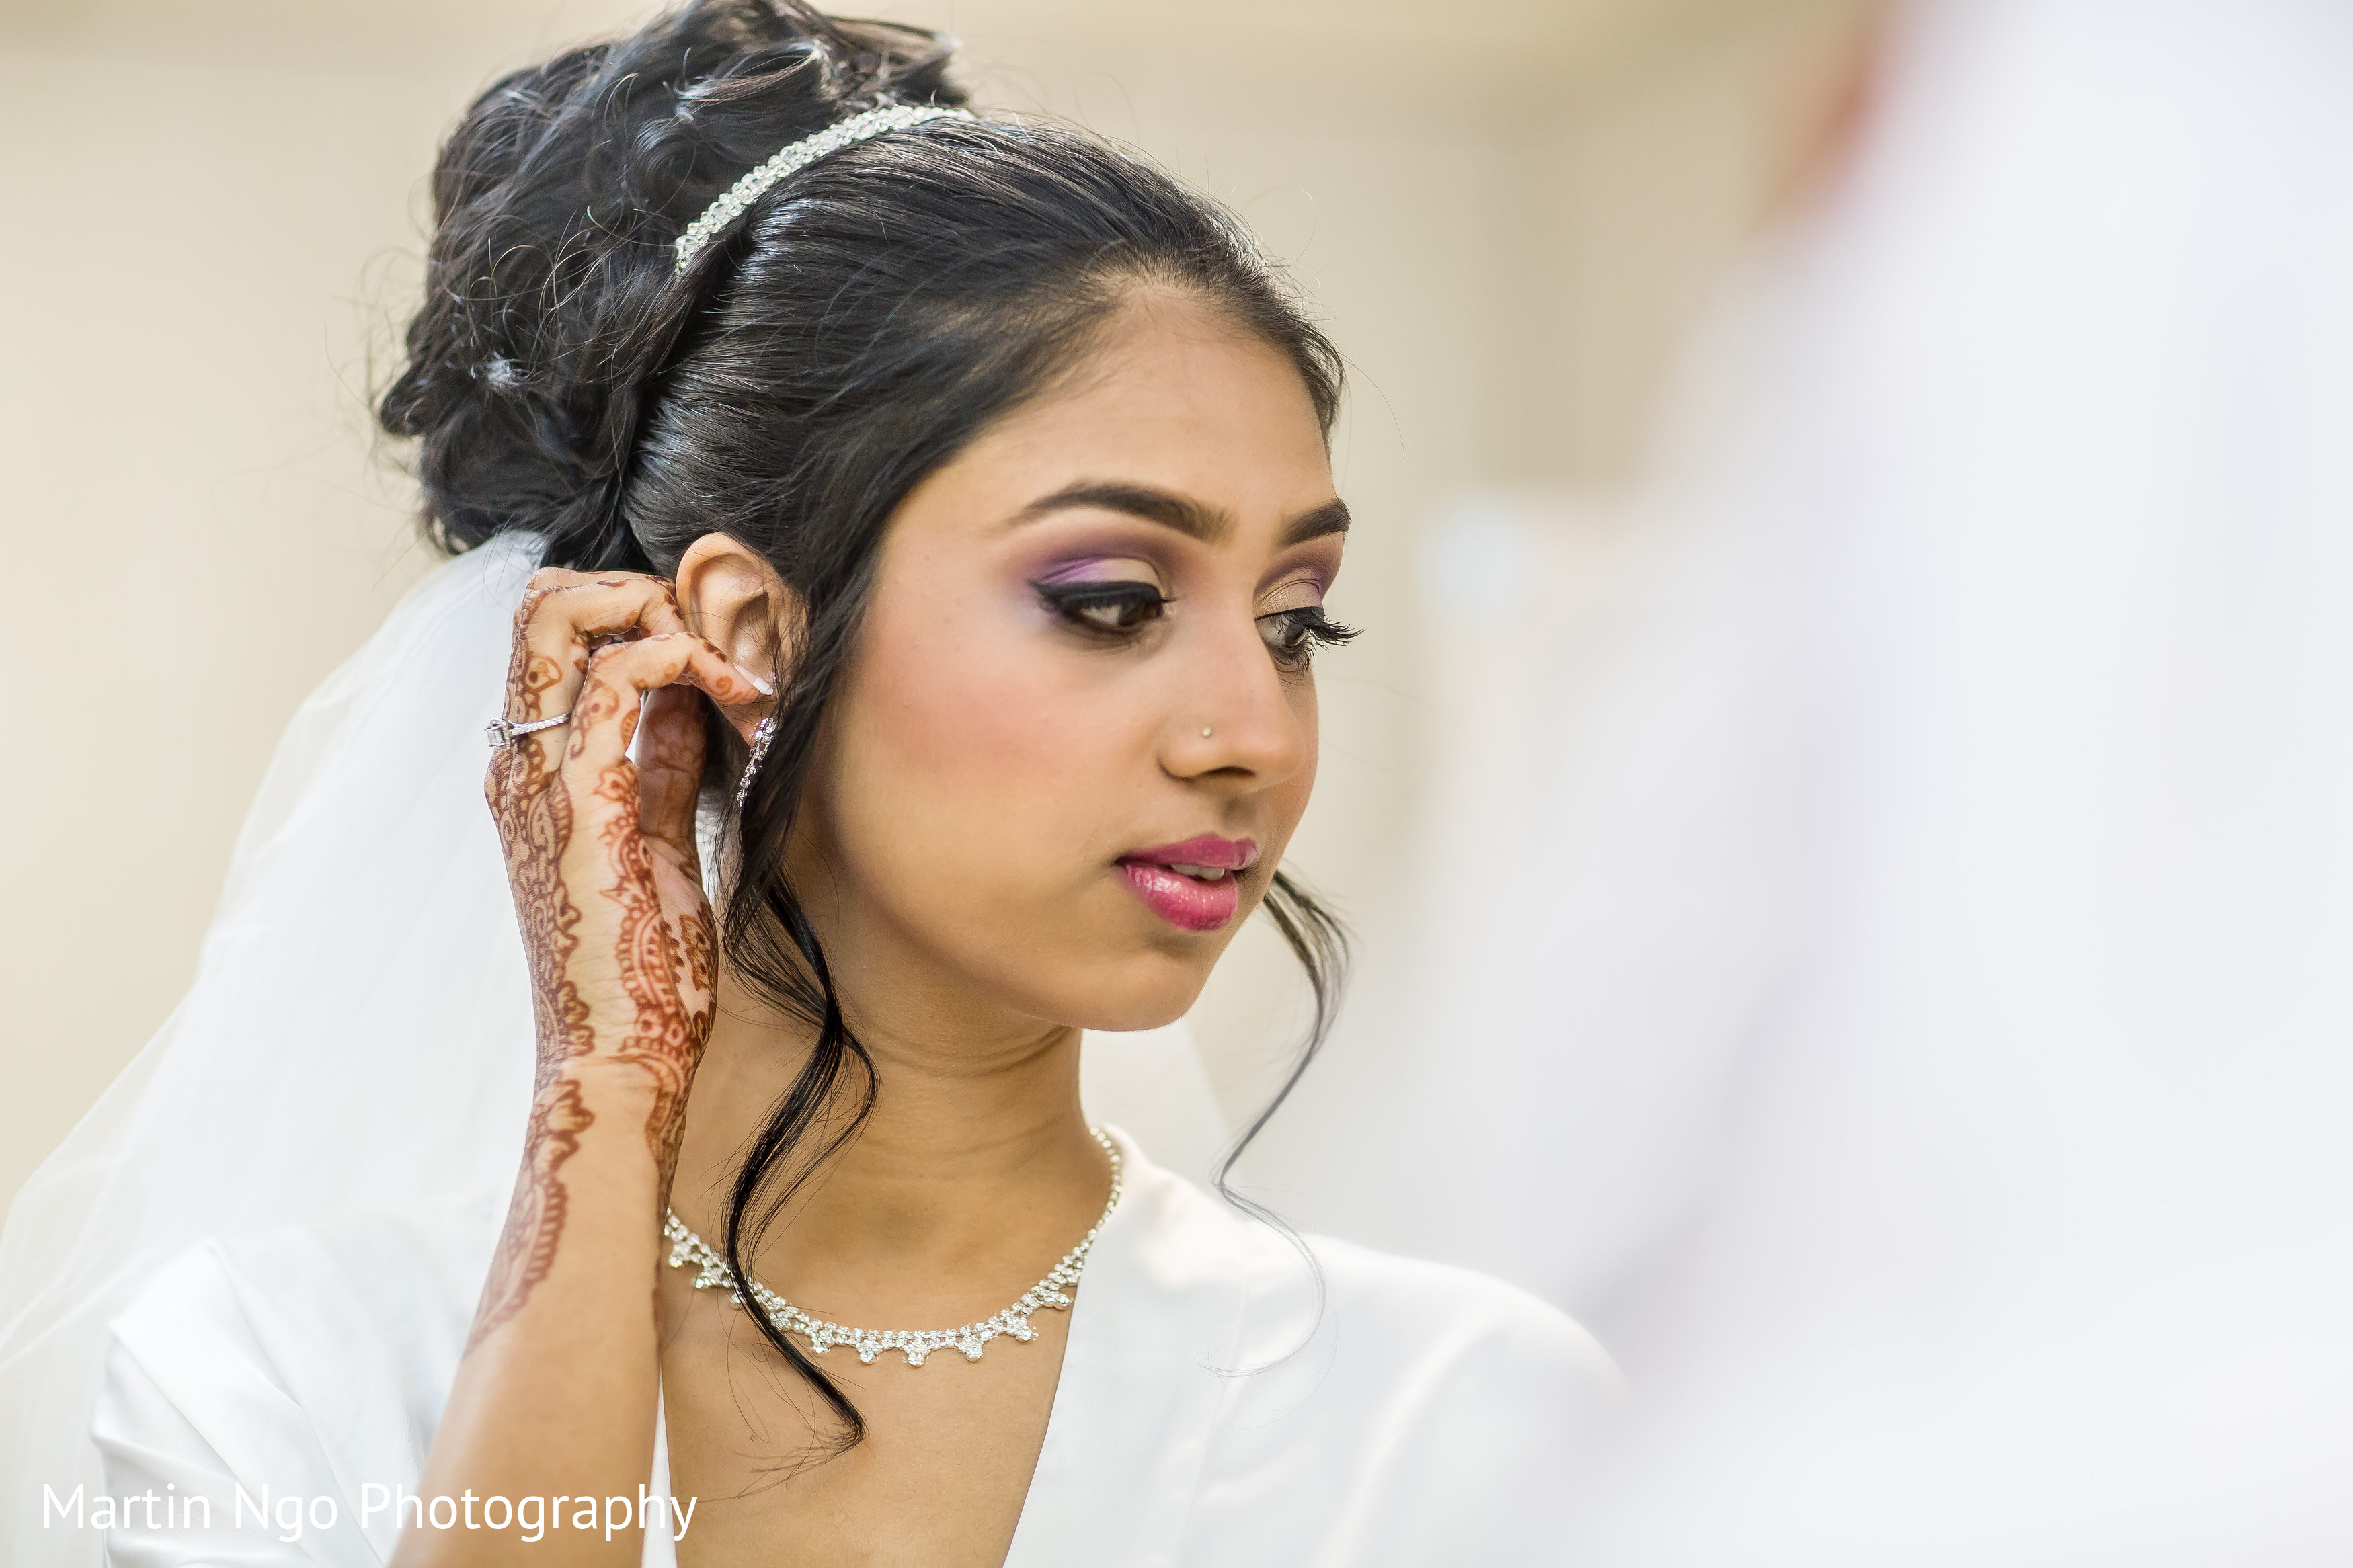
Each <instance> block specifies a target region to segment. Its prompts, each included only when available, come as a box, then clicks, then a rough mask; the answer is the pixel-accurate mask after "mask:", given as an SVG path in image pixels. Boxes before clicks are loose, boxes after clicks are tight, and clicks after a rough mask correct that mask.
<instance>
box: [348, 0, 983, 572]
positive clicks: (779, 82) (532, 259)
mask: <svg viewBox="0 0 2353 1568" xmlns="http://www.w3.org/2000/svg"><path fill="white" fill-rule="evenodd" d="M948 54H949V49H948V47H947V46H946V45H945V44H944V42H943V41H941V40H940V39H938V38H936V37H933V36H932V35H930V34H928V33H923V32H920V31H917V30H915V29H913V28H903V29H902V28H897V27H889V26H881V25H876V24H856V23H843V22H836V21H833V20H830V19H828V18H827V17H825V16H819V15H818V14H817V13H815V12H813V11H809V10H807V9H805V8H803V7H801V6H798V5H791V4H778V5H766V4H757V3H752V0H722V3H716V4H705V5H694V6H691V7H690V8H688V9H685V10H682V11H680V12H677V13H674V14H671V15H669V16H662V17H660V18H659V19H657V20H656V21H655V22H653V23H652V24H650V25H649V26H647V27H646V28H644V29H643V30H642V31H640V32H639V33H638V34H637V35H636V36H635V37H630V38H628V39H626V40H623V41H621V42H618V43H609V44H597V45H593V46H590V47H586V48H579V49H575V50H572V51H571V52H569V53H567V54H565V55H562V56H559V57H558V58H555V59H553V60H550V61H548V62H546V63H545V64H543V65H539V66H534V67H532V68H529V69H525V70H520V71H517V72H515V73H514V74H512V76H509V77H507V78H506V79H503V80H501V81H500V82H499V83H498V84H497V85H495V86H493V87H492V88H491V89H490V90H489V91H488V92H486V93H484V94H483V95H482V97H481V98H480V100H479V101H477V102H476V103H475V105H474V106H473V108H472V109H471V110H470V111H469V112H468V113H467V115H466V117H465V119H464V120H463V121H460V122H459V126H458V129H457V131H456V132H454V133H453V134H452V135H451V136H450V138H449V140H448V144H447V145H446V146H444V147H443V149H442V152H441V157H440V162H439V164H438V167H437V168H436V169H435V171H434V179H433V205H434V216H435V234H434V238H433V245H432V249H431V253H430V255H429V257H428V260H427V276H426V299H425V305H424V308H423V309H422V310H419V311H418V312H417V317H416V319H415V321H412V322H411V324H410V326H409V330H408V338H407V354H408V357H407V364H406V368H405V369H404V370H403V371H402V373H401V374H400V376H399V378H398V379H397V380H396V381H395V382H394V383H393V384H392V386H391V387H390V389H389V390H388V391H386V393H385V395H384V399H383V402H382V405H381V406H380V409H379V413H380V416H381V417H382V420H383V424H384V427H385V430H387V431H388V432H390V433H391V434H393V435H396V436H406V437H417V438H418V439H419V441H420V443H421V445H420V447H419V450H418V453H417V471H418V477H419V479H421V481H422V482H423V485H424V489H425V503H426V522H427V530H428V531H429V532H430V533H431V534H432V536H433V538H434V540H435V542H437V543H438V544H440V545H441V546H442V547H443V548H444V549H447V550H450V551H459V550H465V549H469V548H470V547H472V546H474V545H476V544H480V543H481V542H483V541H484V540H486V539H488V538H490V537H491V535H493V534H495V533H498V532H500V531H502V530H505V529H510V528H527V529H531V530H533V531H537V532H540V533H542V534H543V535H544V536H546V538H547V540H548V543H549V548H548V557H549V559H550V560H551V561H555V562H559V563H576V564H579V565H582V566H585V567H590V568H595V567H601V566H619V565H632V566H642V565H643V564H644V562H643V557H642V552H638V551H634V550H632V549H631V548H630V547H629V545H630V542H629V541H628V540H627V539H626V538H624V537H618V536H617V535H616V534H615V532H614V531H613V528H612V523H613V521H614V519H613V516H612V513H613V510H614V503H615V501H616V500H617V490H618V487H619V486H620V484H621V483H622V482H623V480H624V479H625V477H626V474H627V470H628V458H629V452H628V447H629V443H630V441H631V439H632V437H633V435H634V429H633V426H634V416H635V413H636V410H637V406H638V403H639V401H640V394H641V391H642V385H641V384H642V383H643V381H644V379H645V378H646V376H647V375H648V374H649V373H650V372H651V371H652V370H653V369H654V368H655V367H654V366H653V364H651V363H649V357H648V356H649V355H652V354H657V353H659V347H660V344H661V343H662V342H664V340H665V339H666V338H667V337H668V336H670V334H672V333H673V332H674V331H675V329H676V327H677V325H678V321H677V318H678V316H679V315H680V313H681V307H683V306H687V305H691V300H678V299H677V298H675V296H676V295H677V294H678V293H679V292H680V291H679V290H677V289H673V288H672V286H671V283H672V280H671V277H670V261H671V252H670V241H671V240H672V239H674V238H675V237H676V236H677V234H678V233H679V231H680V230H681V229H682V228H684V227H685V226H686V225H687V224H689V223H691V222H692V221H693V219H694V217H695V216H697V215H698V214H700V213H701V212H702V209H703V208H704V207H705V206H707V205H709V204H710V203H711V201H712V198H713V197H715V196H717V195H719V194H720V193H721V192H722V191H723V190H725V189H726V188H727V186H728V185H730V184H733V182H734V181H735V180H736V179H737V178H738V177H739V176H741V175H742V174H743V173H744V171H745V170H746V169H748V168H750V167H751V166H753V165H754V164H756V163H760V162H761V161H763V160H764V159H765V158H767V157H768V156H769V155H770V154H772V153H775V152H776V150H777V149H778V148H780V147H783V146H785V145H786V144H787V143H789V142H795V141H797V140H799V139H800V138H801V137H804V136H807V135H809V134H812V133H813V132H817V131H819V130H822V129H823V128H824V127H825V126H826V125H828V124H829V123H831V122H832V121H835V120H837V119H839V118H840V117H841V116H842V115H844V114H845V113H848V112H851V111H854V110H855V109H857V108H861V107H866V106H869V105H871V103H874V102H877V101H885V100H895V101H906V102H913V103H941V104H957V103H961V102H962V101H963V95H962V94H961V93H960V92H958V91H957V90H956V89H954V88H952V87H951V86H949V85H948V83H947V81H946V79H945V66H946V63H947V59H948Z"/></svg>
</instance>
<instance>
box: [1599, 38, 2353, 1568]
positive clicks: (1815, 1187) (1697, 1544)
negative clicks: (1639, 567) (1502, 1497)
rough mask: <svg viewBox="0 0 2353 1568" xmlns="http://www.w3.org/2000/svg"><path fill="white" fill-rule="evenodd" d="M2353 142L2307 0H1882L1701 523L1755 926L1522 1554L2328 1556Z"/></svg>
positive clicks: (2345, 879) (2339, 1196)
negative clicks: (1706, 1068)
mask: <svg viewBox="0 0 2353 1568" xmlns="http://www.w3.org/2000/svg"><path fill="white" fill-rule="evenodd" d="M2348 168H2353V9H2348V7H2346V6H2344V5H2337V4H2331V3H2320V0H1947V3H1943V4H1927V5H1921V6H1919V7H1917V8H1915V9H1914V10H1912V11H1910V12H1908V13H1905V14H1902V15H1900V16H1898V17H1897V18H1896V22H1895V25H1894V28H1893V30H1892V32H1891V35H1890V47H1889V51H1888V54H1887V57H1886V58H1885V60H1884V61H1883V76H1882V78H1881V80H1880V96H1879V100H1878V103H1877V105H1876V108H1875V110H1874V111H1873V115H1872V117H1871V118H1870V120H1869V121H1868V122H1867V127H1866V131H1865V134H1864V136H1863V138H1862V142H1861V143H1860V144H1859V147H1858V149H1857V153H1856V160H1855V162H1854V163H1853V164H1852V167H1851V168H1850V169H1849V170H1848V171H1847V172H1846V175H1845V177H1844V179H1843V180H1842V181H1841V184H1840V186H1839V188H1838V189H1837V190H1836V191H1835V192H1834V193H1833V194H1832V196H1831V200H1830V201H1829V202H1828V203H1827V204H1826V205H1825V206H1824V207H1823V209H1822V210H1820V212H1819V213H1818V214H1817V215H1816V216H1815V218H1814V220H1813V221H1812V223H1811V224H1810V226H1809V227H1808V229H1807V231H1806V232H1804V233H1801V234H1799V235H1796V236H1793V237H1791V238H1790V241H1789V244H1788V247H1787V249H1786V251H1785V253H1784V254H1782V255H1780V256H1779V257H1778V258H1776V259H1775V261H1774V262H1773V264H1772V268H1771V270H1772V276H1770V277H1769V278H1768V279H1766V280H1765V282H1764V286H1763V289H1762V290H1761V293H1762V295H1763V298H1762V300H1759V301H1755V303H1756V305H1757V314H1755V315H1754V316H1752V318H1751V322H1750V327H1751V330H1752V331H1754V332H1755V334H1756V335H1755V336H1753V337H1752V338H1751V340H1750V343H1749V347H1750V348H1751V349H1752V350H1754V351H1755V353H1754V357H1753V358H1751V359H1750V361H1749V363H1748V364H1747V367H1746V375H1747V376H1748V381H1747V394H1748V398H1747V402H1748V413H1747V416H1746V417H1747V419H1748V420H1749V421H1750V423H1748V424H1747V425H1746V426H1745V427H1744V428H1742V429H1741V430H1740V431H1739V433H1738V435H1737V436H1736V437H1735V438H1733V439H1731V440H1730V441H1728V442H1727V444H1726V449H1727V450H1731V451H1736V453H1737V454H1738V455H1737V457H1736V458H1733V459H1732V460H1731V461H1730V462H1729V463H1728V464H1727V466H1726V467H1725V469H1724V470H1723V471H1722V472H1721V473H1719V474H1718V475H1716V476H1715V480H1716V481H1720V482H1722V483H1723V484H1724V485H1725V489H1721V490H1719V491H1718V492H1717V494H1716V495H1715V500H1714V501H1713V502H1712V503H1711V504H1713V505H1714V506H1715V508H1716V509H1717V516H1716V520H1715V521H1714V522H1712V523H1707V524H1704V525H1703V527H1704V528H1714V529H1717V530H1720V531H1721V532H1720V534H1719V536H1718V542H1719V543H1721V544H1722V545H1723V547H1724V548H1725V550H1726V551H1727V552H1730V554H1731V556H1732V557H1733V558H1735V559H1737V560H1739V561H1741V562H1742V563H1745V570H1746V573H1747V574H1748V575H1747V578H1746V581H1747V583H1748V588H1747V589H1746V593H1745V595H1744V596H1743V597H1742V607H1741V608H1740V609H1738V610H1737V611H1736V614H1735V616H1734V619H1735V622H1736V625H1738V626H1740V627H1741V628H1742V629H1741V630H1740V631H1739V632H1738V633H1737V634H1736V637H1735V639H1734V640H1735V643H1736V646H1737V647H1738V648H1739V649H1740V650H1741V651H1742V653H1743V654H1744V655H1745V664H1744V667H1743V668H1742V672H1741V675H1740V678H1739V686H1738V689H1741V690H1742V691H1743V692H1745V694H1746V698H1745V700H1744V701H1743V702H1742V703H1741V704H1740V707H1741V708H1742V709H1743V710H1744V711H1745V720H1744V722H1743V724H1742V726H1741V727H1740V729H1741V734H1742V738H1741V739H1740V740H1739V742H1737V744H1736V746H1734V747H1732V748H1730V750H1731V751H1734V752H1739V753H1740V754H1742V755H1744V756H1745V758H1746V762H1745V763H1744V764H1743V765H1742V766H1741V768H1740V769H1739V772H1738V776H1740V777H1741V778H1742V779H1744V780H1745V781H1746V782H1745V784H1744V785H1743V787H1744V788H1746V789H1748V790H1749V791H1751V792H1752V794H1753V796H1754V799H1753V800H1752V802H1751V804H1750V805H1749V806H1748V807H1746V808H1744V809H1746V810H1747V811H1749V812H1750V813H1751V815H1750V816H1748V817H1747V818H1746V822H1747V830H1748V831H1752V832H1754V831H1758V830H1760V828H1762V829H1763V830H1767V831H1769V832H1771V833H1772V834H1774V835H1776V836H1777V837H1778V838H1779V840H1780V844H1779V847H1777V848H1775V849H1773V850H1772V851H1771V852H1770V854H1769V855H1768V856H1766V857H1763V858H1756V859H1754V860H1752V861H1750V862H1749V863H1748V866H1747V869H1746V871H1745V872H1743V873H1742V875H1743V876H1747V875H1751V874H1761V875H1763V876H1765V877H1766V878H1767V881H1765V882H1764V883H1762V884H1757V883H1751V884H1750V885H1749V888H1748V891H1747V893H1746V896H1745V898H1746V906H1747V907H1748V908H1749V909H1751V910H1757V909H1768V908H1778V910H1780V911H1781V912H1782V916H1783V919H1782V922H1781V929H1780V931H1779V932H1778V936H1777V937H1776V940H1775V942H1773V943H1772V945H1771V946H1770V947H1769V948H1768V947H1767V946H1765V945H1763V944H1761V943H1752V944H1751V945H1750V946H1749V947H1748V948H1747V949H1746V951H1749V952H1752V953H1759V954H1762V953H1768V952H1769V954H1770V957H1769V961H1768V962H1767V963H1764V964H1763V965H1762V967H1763V969H1764V970H1765V971H1766V973H1767V979H1766V980H1765V981H1764V982H1763V983H1762V984H1760V985H1758V986H1757V988H1756V989H1755V990H1754V992H1753V993H1752V994H1753V995H1754V996H1755V997H1756V1002H1755V1004H1754V1005H1753V1007H1752V1009H1751V1011H1750V1013H1749V1016H1748V1020H1747V1022H1746V1024H1745V1025H1743V1026H1741V1027H1740V1029H1739V1030H1738V1032H1737V1037H1736V1044H1737V1046H1738V1047H1739V1049H1738V1053H1737V1056H1736V1060H1735V1062H1734V1066H1733V1068H1732V1071H1731V1074H1730V1078H1729V1085H1730V1088H1729V1091H1728V1095H1727V1098H1726V1101H1725V1103H1726V1105H1727V1108H1728V1113H1727V1116H1726V1119H1725V1122H1724V1131H1723V1135H1722V1143H1721V1146H1720V1148H1719V1150H1718V1151H1717V1152H1716V1154H1715V1159H1714V1162H1713V1170H1712V1172H1711V1173H1709V1175H1708V1177H1707V1179H1706V1180H1705V1182H1704V1184H1703V1185H1702V1188H1701V1191H1702V1194H1703V1196H1702V1197H1701V1200H1700V1201H1699V1202H1698V1203H1697V1205H1695V1207H1694V1210H1693V1212H1692V1213H1691V1215H1690V1216H1689V1218H1688V1220H1687V1222H1686V1223H1685V1224H1683V1226H1679V1227H1676V1228H1674V1229H1672V1231H1670V1232H1669V1233H1667V1234H1665V1235H1664V1236H1663V1237H1662V1239H1661V1240H1659V1241H1658V1242H1657V1243H1656V1245H1655V1246H1654V1247H1653V1248H1652V1249H1651V1252H1650V1255H1649V1256H1648V1257H1647V1258H1645V1259H1644V1260H1643V1261H1642V1262H1641V1264H1640V1265H1639V1266H1637V1267H1634V1268H1630V1269H1629V1270H1628V1271H1627V1272H1626V1273H1625V1274H1624V1275H1623V1276H1622V1277H1621V1278H1620V1280H1618V1281H1617V1282H1616V1285H1615V1288H1614V1289H1613V1290H1612V1291H1611V1292H1610V1293H1609V1299H1608V1302H1607V1308H1606V1310H1604V1311H1603V1312H1602V1313H1601V1314H1600V1318H1601V1322H1602V1326H1603V1331H1604V1334H1605V1337H1607V1338H1609V1340H1610V1342H1611V1343H1612V1345H1613V1348H1615V1349H1618V1350H1619V1351H1620V1353H1621V1354H1622V1355H1623V1357H1624V1358H1625V1360H1626V1363H1627V1365H1628V1370H1629V1376H1630V1379H1631V1380H1632V1382H1633V1384H1634V1385H1635V1387H1636V1391H1637V1393H1636V1397H1637V1409H1638V1415H1637V1416H1636V1418H1635V1421H1634V1423H1633V1425H1632V1427H1631V1429H1630V1434H1629V1436H1628V1437H1627V1440H1626V1443H1625V1445H1624V1447H1622V1448H1621V1449H1620V1450H1618V1451H1617V1452H1616V1453H1615V1454H1614V1455H1613V1457H1612V1458H1611V1460H1610V1461H1609V1465H1608V1466H1607V1468H1605V1469H1604V1470H1603V1471H1602V1472H1601V1473H1600V1474H1599V1476H1598V1477H1597V1478H1596V1479H1595V1481H1594V1484H1593V1486H1592V1488H1591V1489H1590V1512H1589V1514H1588V1517H1586V1518H1585V1519H1584V1520H1583V1521H1582V1522H1581V1524H1580V1526H1579V1528H1578V1529H1577V1531H1575V1532H1574V1533H1573V1534H1572V1535H1571V1536H1570V1537H1569V1538H1567V1540H1565V1542H1564V1543H1563V1546H1562V1560H1563V1561H1565V1562H1575V1563H1587V1564H1592V1565H1595V1568H1603V1565H1616V1564H1635V1563H1640V1564H1643V1565H1644V1568H1670V1565H1673V1568H1680V1565H1684V1564H1693V1565H1696V1564H1703V1563H1704V1564H1721V1563H1744V1564H1759V1565H1761V1564H1792V1565H1794V1564H1805V1565H1807V1568H1834V1565H1837V1568H1848V1565H1852V1568H1863V1565H1866V1564H1867V1565H1871V1568H1885V1565H1890V1564H1904V1565H1906V1568H1925V1565H1930V1564H1935V1565H1945V1564H1953V1565H1958V1564H1972V1565H1982V1564H1987V1563H2003V1564H2051V1565H2053V1568H2056V1565H2060V1564H2065V1565H2068V1568H2084V1565H2094V1564H2096V1565H2102V1568H2105V1565H2109V1564H2115V1565H2119V1568H2122V1565H2126V1564H2129V1565H2131V1568H2163V1565H2172V1564H2182V1565H2189V1564H2198V1565H2212V1568H2222V1565H2226V1564H2229V1565H2237V1564H2253V1563H2261V1564H2264V1565H2265V1568H2291V1565H2294V1568H2301V1565H2306V1564H2311V1565H2315V1568H2317V1565H2318V1564H2322V1563H2330V1564H2337V1563H2346V1562H2348V1561H2353V181H2348V178H2347V170H2348ZM1719 406H1721V405H1719ZM1727 668H1728V667H1727ZM1727 689H1729V688H1727ZM1716 820H1719V821H1721V820H1725V818H1723V817H1721V816H1719V817H1718V818H1717V819H1716ZM1606 891H1607V889H1602V892H1603V893H1606ZM1752 929H1754V930H1757V931H1761V930H1762V929H1763V928H1762V927H1756V928H1752ZM1572 1006H1573V1004H1572Z"/></svg>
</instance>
